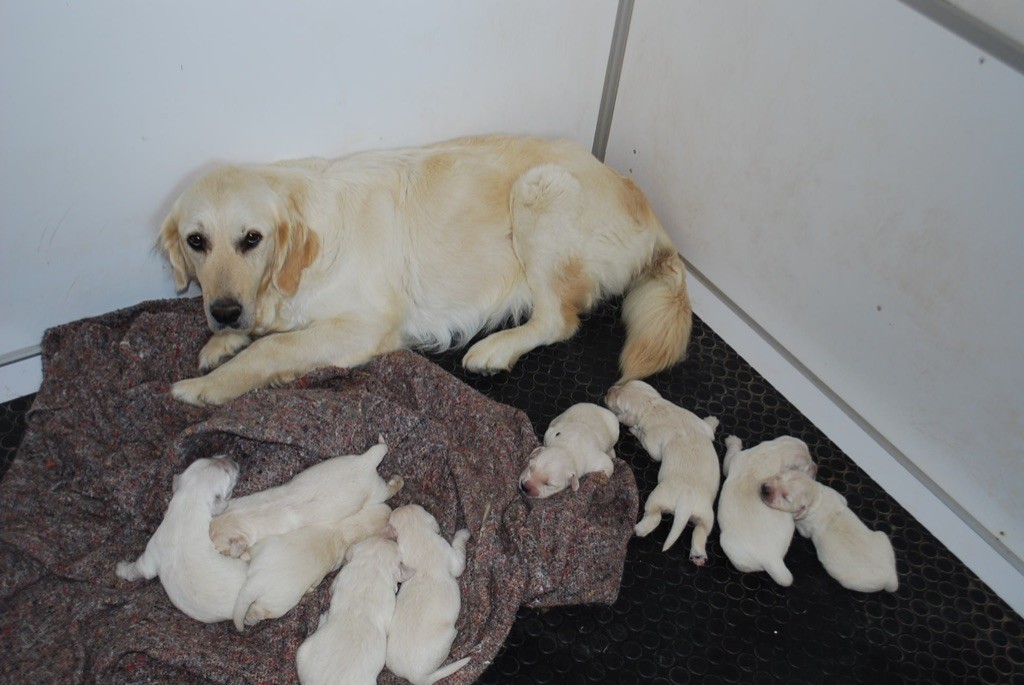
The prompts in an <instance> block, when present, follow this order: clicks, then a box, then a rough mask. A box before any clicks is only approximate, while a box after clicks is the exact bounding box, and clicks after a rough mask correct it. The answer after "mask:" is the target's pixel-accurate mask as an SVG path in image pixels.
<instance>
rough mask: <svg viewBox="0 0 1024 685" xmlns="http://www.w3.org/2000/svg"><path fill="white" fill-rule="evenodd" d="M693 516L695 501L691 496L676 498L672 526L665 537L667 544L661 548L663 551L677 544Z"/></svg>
mask: <svg viewBox="0 0 1024 685" xmlns="http://www.w3.org/2000/svg"><path fill="white" fill-rule="evenodd" d="M691 516H693V502H692V501H690V498H689V497H687V496H685V495H684V496H681V497H680V498H679V499H677V500H676V506H675V511H674V512H673V513H672V528H671V529H670V530H669V531H668V537H666V538H665V545H664V546H663V547H662V548H661V551H662V552H667V551H668V550H669V548H671V547H672V545H674V544H676V540H678V539H679V536H680V535H682V534H683V529H684V528H686V524H687V523H689V522H690V517H691Z"/></svg>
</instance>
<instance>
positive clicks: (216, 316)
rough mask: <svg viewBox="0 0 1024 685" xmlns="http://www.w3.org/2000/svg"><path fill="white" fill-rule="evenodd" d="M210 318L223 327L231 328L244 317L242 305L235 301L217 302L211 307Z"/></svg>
mask: <svg viewBox="0 0 1024 685" xmlns="http://www.w3.org/2000/svg"><path fill="white" fill-rule="evenodd" d="M210 316H212V317H213V320H214V321H216V322H217V323H219V324H220V325H221V326H230V325H231V324H233V323H235V322H236V321H238V318H239V317H240V316H242V305H240V304H239V303H238V302H236V301H235V300H217V301H216V302H214V303H213V304H211V305H210Z"/></svg>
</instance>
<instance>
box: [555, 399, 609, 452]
mask: <svg viewBox="0 0 1024 685" xmlns="http://www.w3.org/2000/svg"><path fill="white" fill-rule="evenodd" d="M618 439H619V420H618V419H617V418H616V417H615V414H613V413H612V412H610V411H608V410H607V409H605V408H604V407H599V406H598V405H596V404H590V403H589V402H581V403H580V404H574V405H572V406H571V407H569V408H568V409H567V410H565V411H564V412H562V413H561V414H559V415H558V416H557V417H556V418H555V420H554V421H552V422H551V425H549V426H548V429H547V430H546V431H545V432H544V445H545V446H547V447H552V446H554V445H559V444H570V443H572V442H578V441H580V440H587V441H591V440H592V441H594V442H596V443H598V444H607V443H611V444H615V442H616V441H617V440H618Z"/></svg>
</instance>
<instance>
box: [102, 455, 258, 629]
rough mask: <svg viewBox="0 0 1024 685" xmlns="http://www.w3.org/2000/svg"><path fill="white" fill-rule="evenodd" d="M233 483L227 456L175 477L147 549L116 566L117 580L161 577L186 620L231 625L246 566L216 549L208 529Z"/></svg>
mask: <svg viewBox="0 0 1024 685" xmlns="http://www.w3.org/2000/svg"><path fill="white" fill-rule="evenodd" d="M237 479H238V466H237V465H236V464H235V463H234V462H233V461H231V460H230V459H228V458H227V457H223V456H221V457H214V458H210V459H197V460H196V461H194V462H192V464H190V465H189V466H188V468H186V469H185V471H184V472H182V473H181V474H179V475H177V476H175V477H174V482H173V485H172V492H173V494H172V496H171V501H170V503H169V504H168V505H167V511H166V513H165V514H164V518H163V521H161V523H160V525H159V527H157V529H156V531H155V532H154V533H153V536H152V537H151V538H150V539H149V542H148V543H147V544H146V550H145V551H144V552H143V553H142V555H141V556H140V557H139V558H138V559H136V560H135V561H134V562H130V561H122V562H120V563H118V565H117V575H118V576H120V577H121V578H124V579H125V580H129V581H136V580H141V579H146V580H149V579H152V578H154V577H156V576H159V577H160V583H161V584H162V585H163V587H164V591H165V592H166V593H167V596H168V597H169V598H170V600H171V603H172V604H174V606H176V607H177V608H178V609H180V610H181V611H182V612H184V613H185V614H187V615H188V616H190V617H192V618H194V619H196V620H197V621H203V622H204V623H216V622H218V621H226V620H230V619H231V612H232V609H233V608H234V604H235V598H236V597H237V596H238V591H239V590H240V589H241V588H242V585H243V584H244V583H245V577H246V567H247V564H246V562H244V561H241V560H240V559H231V558H229V557H225V556H224V555H222V554H220V553H219V552H218V551H217V550H216V549H214V546H213V543H212V542H211V541H210V536H209V529H210V520H211V519H212V518H213V515H214V514H218V513H220V512H222V511H224V508H225V507H226V506H227V504H228V498H229V497H231V491H232V490H233V489H234V487H235V482H236V481H237Z"/></svg>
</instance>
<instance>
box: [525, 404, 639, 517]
mask: <svg viewBox="0 0 1024 685" xmlns="http://www.w3.org/2000/svg"><path fill="white" fill-rule="evenodd" d="M618 439H619V422H618V421H617V420H616V419H615V415H614V414H612V413H611V412H610V411H608V410H607V409H605V408H604V407H599V406H598V405H596V404H590V403H588V402H581V403H580V404H574V405H573V406H571V407H569V408H568V409H566V410H565V411H564V412H562V413H561V414H559V415H558V416H557V417H555V419H554V420H553V421H552V422H551V425H549V426H548V429H547V431H545V432H544V446H543V447H538V448H537V449H535V450H534V451H533V453H532V454H531V455H530V461H529V463H528V464H527V465H526V468H525V469H523V472H522V473H521V474H519V489H520V490H521V491H522V492H523V494H525V495H526V496H527V497H532V498H536V499H543V498H545V497H551V495H554V494H555V493H558V492H561V491H562V490H565V489H566V488H568V487H571V488H572V489H573V490H578V489H579V487H580V478H582V477H583V476H585V475H587V474H588V473H600V474H601V476H603V477H604V479H605V481H606V482H607V480H608V479H609V478H611V477H612V474H613V473H614V472H615V464H614V462H613V461H612V458H613V457H614V456H615V443H616V442H617V441H618Z"/></svg>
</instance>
